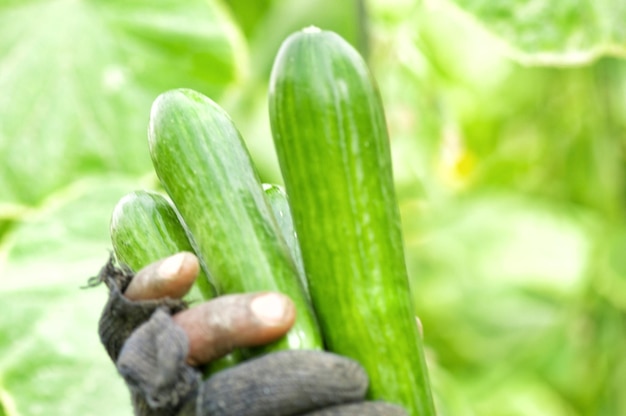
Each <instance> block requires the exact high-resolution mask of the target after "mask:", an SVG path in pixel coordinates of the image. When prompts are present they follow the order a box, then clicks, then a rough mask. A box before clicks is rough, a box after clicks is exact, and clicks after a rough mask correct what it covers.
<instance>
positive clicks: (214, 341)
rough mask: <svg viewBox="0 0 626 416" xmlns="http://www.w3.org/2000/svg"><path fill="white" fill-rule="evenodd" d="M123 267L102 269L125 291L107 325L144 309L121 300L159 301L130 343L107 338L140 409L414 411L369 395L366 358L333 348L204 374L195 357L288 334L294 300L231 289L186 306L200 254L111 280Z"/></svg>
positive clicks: (200, 412)
mask: <svg viewBox="0 0 626 416" xmlns="http://www.w3.org/2000/svg"><path fill="white" fill-rule="evenodd" d="M115 270H116V269H112V268H111V267H109V268H108V269H107V267H105V268H104V269H103V272H101V279H102V280H104V281H106V282H107V284H108V285H109V288H111V291H112V296H111V299H115V298H116V296H115V293H114V292H115V290H116V287H118V289H119V294H118V296H117V298H118V299H117V301H113V302H112V301H111V300H110V301H109V304H108V305H107V308H105V312H104V314H103V321H105V325H104V326H105V329H106V328H108V327H115V325H112V324H109V323H107V322H108V321H109V320H108V319H105V318H107V317H108V316H110V315H123V316H125V317H126V318H128V317H130V316H135V315H136V313H134V312H133V313H122V314H120V313H118V310H119V309H120V308H119V305H118V306H116V305H117V304H123V305H126V306H128V305H131V306H134V307H135V310H136V309H137V307H138V306H137V305H142V304H149V305H152V310H153V311H154V310H156V312H154V313H152V314H151V316H150V319H148V320H146V322H145V323H143V324H142V325H140V326H139V327H138V328H137V329H135V328H133V329H132V331H131V330H130V326H131V325H127V330H126V332H127V335H126V336H128V335H130V337H129V338H128V340H126V337H124V341H125V342H122V343H120V342H119V341H115V342H113V344H115V345H117V344H123V346H121V345H120V347H119V348H117V349H116V348H115V347H111V346H110V345H108V344H110V343H108V342H107V339H108V337H107V336H106V334H105V336H102V338H103V343H104V344H105V346H107V350H108V351H109V353H110V354H111V356H112V358H114V360H115V359H116V364H117V367H118V370H119V371H120V373H121V374H122V376H123V377H124V378H125V379H126V381H127V384H128V386H129V388H130V390H131V392H132V396H133V403H134V406H135V413H136V414H139V415H151V416H152V415H173V414H178V415H195V416H204V415H206V416H208V415H211V416H214V415H259V416H262V415H268V416H269V415H296V414H305V413H306V414H307V415H310V416H313V415H316V416H323V415H328V416H330V415H346V416H347V415H353V416H356V415H363V416H368V415H370V416H373V415H390V416H393V415H406V413H405V412H404V411H403V410H402V409H401V408H399V407H397V406H393V405H390V404H386V403H380V402H365V401H363V398H364V395H365V391H366V389H367V376H366V374H365V372H364V371H363V369H362V368H361V367H360V366H359V365H358V364H357V363H356V362H354V361H352V360H349V359H347V358H344V357H340V356H338V355H335V354H331V353H325V352H319V351H284V352H278V353H272V354H268V355H265V356H263V357H261V358H257V359H254V360H250V361H247V362H245V363H243V364H239V365H237V366H236V367H234V368H232V369H228V370H224V371H222V372H220V373H218V374H216V375H214V376H212V377H211V378H209V379H208V380H206V381H202V380H201V379H200V375H199V372H198V371H197V370H195V369H194V368H193V367H190V366H189V365H188V364H190V365H194V366H195V365H201V364H206V363H209V362H211V361H213V360H215V359H217V358H219V357H220V356H222V355H224V354H226V353H228V352H229V351H230V350H231V349H233V348H236V347H249V346H255V345H261V344H264V343H267V342H271V341H272V340H275V339H277V338H279V337H280V336H282V335H283V334H285V333H286V332H287V331H288V330H289V328H290V327H291V325H292V324H293V321H294V319H295V308H294V305H293V303H292V302H291V300H290V299H289V298H287V297H285V296H284V295H281V294H278V293H257V294H241V295H230V296H223V297H219V298H216V299H214V300H211V301H208V302H204V303H202V304H199V305H198V306H195V307H192V308H190V309H186V310H182V311H180V307H179V306H180V305H178V304H177V303H176V299H180V298H181V297H182V296H184V294H185V293H186V292H187V291H188V290H189V288H190V287H191V285H192V284H193V280H194V278H195V275H196V274H197V271H198V261H197V258H196V257H195V256H194V255H192V254H190V253H179V254H177V255H175V256H172V257H169V258H166V259H163V260H161V261H158V262H155V263H154V264H151V265H150V266H148V267H146V268H144V269H143V270H141V271H139V272H138V273H137V274H136V275H135V276H134V277H132V275H126V276H125V277H124V276H115V277H114V278H111V279H107V278H106V277H104V278H103V277H102V274H105V275H106V274H107V273H108V274H111V273H113V274H114V273H115ZM117 273H118V274H119V270H117ZM122 274H123V273H122ZM129 279H132V280H130V283H129ZM113 282H115V283H117V285H116V284H114V283H113ZM123 288H125V289H123ZM122 290H123V295H122V294H121V292H122ZM172 298H174V300H173V299H172ZM111 303H113V305H112V306H111V305H110V304H111ZM177 305H178V306H177ZM170 314H172V316H170ZM126 321H128V319H126V320H125V322H126ZM104 332H105V333H117V332H118V331H114V330H108V331H104ZM122 332H124V331H122ZM102 333H103V331H102V322H101V335H102ZM131 334H132V335H131ZM122 336H123V335H122ZM118 355H119V358H117V357H118ZM307 412H309V413H307Z"/></svg>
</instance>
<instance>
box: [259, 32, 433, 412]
mask: <svg viewBox="0 0 626 416" xmlns="http://www.w3.org/2000/svg"><path fill="white" fill-rule="evenodd" d="M269 110H270V120H271V126H272V133H273V136H274V141H275V145H276V150H277V153H278V159H279V162H280V167H281V170H282V174H283V178H284V181H285V186H286V190H287V194H288V195H289V202H290V206H291V210H292V214H293V218H294V223H295V228H296V232H297V234H298V240H299V242H300V247H301V249H302V257H303V261H304V267H305V270H306V275H307V280H308V283H309V291H310V294H311V298H312V302H313V305H314V308H315V311H316V314H317V316H318V319H319V322H320V326H321V328H322V333H323V336H324V340H325V342H326V343H327V346H328V348H329V349H330V350H332V351H335V352H337V353H339V354H343V355H346V356H349V357H352V358H354V359H356V360H357V361H359V362H360V363H361V364H362V365H363V366H364V367H365V369H366V370H367V372H368V374H369V376H370V388H369V396H370V397H371V398H373V399H380V400H386V401H389V402H393V403H398V404H400V405H403V406H404V407H405V408H406V409H407V410H408V411H409V413H410V414H411V415H415V416H417V415H420V416H426V415H428V416H430V415H434V414H435V411H434V405H433V401H432V397H431V392H430V386H429V381H428V374H427V368H426V363H425V359H424V351H423V346H422V342H421V338H420V336H419V333H418V329H417V326H416V321H415V315H414V309H413V305H412V300H411V294H410V289H409V282H408V276H407V270H406V264H405V258H404V251H403V241H402V234H401V224H400V215H399V209H398V205H397V200H396V195H395V189H394V181H393V175H392V166H391V156H390V148H389V138H388V134H387V126H386V121H385V116H384V109H383V105H382V101H381V98H380V95H379V92H378V89H377V87H376V84H375V82H374V80H373V78H372V76H371V74H370V72H369V70H368V68H367V65H366V63H365V62H364V60H363V59H362V57H361V56H360V55H359V53H358V52H357V51H356V50H355V49H353V48H352V47H351V46H350V45H349V44H348V43H347V42H346V41H345V40H343V39H342V38H341V37H340V36H338V35H337V34H335V33H332V32H328V31H322V30H319V29H317V28H308V29H305V30H303V31H300V32H297V33H295V34H293V35H291V36H290V37H289V38H288V39H287V40H286V41H285V42H284V43H283V45H282V46H281V48H280V50H279V52H278V56H277V58H276V60H275V62H274V67H273V69H272V75H271V84H270V97H269Z"/></svg>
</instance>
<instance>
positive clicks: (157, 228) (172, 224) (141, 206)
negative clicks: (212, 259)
mask: <svg viewBox="0 0 626 416" xmlns="http://www.w3.org/2000/svg"><path fill="white" fill-rule="evenodd" d="M109 231H110V235H111V242H112V243H113V251H114V252H115V257H116V258H117V260H118V261H119V262H120V263H123V264H125V265H127V266H128V267H130V268H131V270H134V271H138V270H139V269H141V268H143V267H145V266H147V265H148V264H150V263H153V262H155V261H157V260H160V259H162V258H164V257H167V256H171V255H173V254H176V253H178V252H180V251H189V252H192V253H193V252H194V249H193V248H192V244H191V242H190V241H189V238H188V236H187V233H186V232H185V228H184V226H183V225H182V224H181V222H180V220H179V218H178V215H177V214H176V210H175V208H174V207H173V206H172V205H171V204H170V202H169V201H168V200H167V199H166V198H165V197H164V196H163V195H160V194H158V193H156V192H151V191H135V192H131V193H129V194H127V195H125V196H124V197H122V199H120V200H119V202H118V203H117V205H116V206H115V208H114V209H113V215H112V216H111V223H110V226H109ZM200 263H201V267H200V273H199V274H198V277H197V278H196V281H195V284H194V285H193V287H192V291H191V292H190V293H189V295H188V296H186V299H187V300H189V301H197V300H201V299H211V298H213V297H214V296H215V291H214V289H213V287H212V286H211V284H210V283H209V279H208V278H207V274H206V272H205V271H204V269H205V266H204V265H203V264H202V260H201V259H200Z"/></svg>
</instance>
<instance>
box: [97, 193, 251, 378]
mask: <svg viewBox="0 0 626 416" xmlns="http://www.w3.org/2000/svg"><path fill="white" fill-rule="evenodd" d="M109 231H110V236H111V242H112V243H113V251H114V252H115V257H116V259H117V260H118V262H120V263H122V264H125V265H126V266H128V267H130V268H131V270H134V271H137V270H139V269H141V268H143V267H145V266H147V265H148V264H150V263H152V262H155V261H157V260H160V259H162V258H164V257H167V256H171V255H173V254H175V253H178V252H181V251H189V252H195V250H194V249H193V244H192V242H191V241H190V240H189V237H188V235H187V233H186V231H185V227H184V225H183V224H182V223H181V221H180V218H179V216H178V214H177V213H176V209H175V208H174V207H173V206H172V204H171V203H170V202H169V201H168V200H167V199H166V198H165V197H164V196H163V195H161V194H158V193H156V192H151V191H135V192H131V193H129V194H127V195H125V196H124V197H122V198H121V199H120V200H119V202H118V203H117V204H116V205H115V208H114V209H113V215H112V216H111V223H110V227H109ZM198 259H199V260H200V272H199V273H198V277H197V278H196V280H195V283H194V285H193V287H192V289H191V290H190V291H189V293H188V294H187V295H186V296H185V300H186V301H188V302H197V301H198V300H202V299H205V300H208V299H212V298H213V297H215V290H214V289H213V287H212V286H211V284H210V283H209V279H208V278H207V274H206V272H205V269H206V266H205V265H204V264H203V261H202V258H200V257H199V258H198ZM241 359H242V357H241V352H240V351H237V350H235V351H233V352H231V353H230V354H228V355H226V356H224V357H222V358H220V359H218V360H215V361H213V362H212V363H210V364H209V365H207V366H205V368H204V369H203V373H204V375H205V377H207V376H210V375H212V374H215V373H217V372H218V371H221V370H223V369H225V368H229V367H232V366H234V365H235V364H237V363H239V362H240V361H241Z"/></svg>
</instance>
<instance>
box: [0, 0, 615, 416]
mask: <svg viewBox="0 0 626 416" xmlns="http://www.w3.org/2000/svg"><path fill="white" fill-rule="evenodd" d="M625 19H626V6H625V5H624V3H623V2H619V1H612V0H599V1H594V2H588V1H582V0H562V1H559V2H550V1H548V0H526V1H523V0H517V1H511V2H502V1H500V2H494V1H486V0H429V1H422V2H420V1H411V0H393V1H391V0H370V1H367V2H337V1H331V0H313V1H309V2H301V1H298V0H257V1H253V2H250V1H246V0H231V1H216V0H211V1H209V0H188V1H186V2H179V1H177V0H159V1H154V0H153V1H146V0H124V1H121V0H106V1H103V0H84V1H70V0H48V1H40V0H0V91H2V94H0V159H1V160H0V310H1V312H2V313H0V416H4V415H8V416H16V415H23V416H25V415H44V414H45V415H51V414H52V415H74V414H81V415H111V414H130V413H131V411H130V407H129V405H128V399H127V393H126V391H125V388H124V386H123V383H122V382H121V380H120V379H119V378H118V377H117V375H116V374H115V371H114V369H113V366H112V365H111V364H110V362H109V361H108V358H107V357H106V354H105V353H104V350H103V349H102V347H101V346H100V345H99V342H98V339H97V336H96V324H97V319H98V315H99V313H100V309H101V307H102V305H103V302H104V295H105V293H104V292H105V291H104V289H102V288H100V289H90V290H81V289H80V287H81V286H82V285H84V284H85V282H86V280H87V278H88V277H90V276H92V275H94V274H96V273H97V272H98V270H99V268H100V266H101V265H102V264H103V262H104V261H105V260H106V259H107V257H108V250H109V249H110V247H111V244H110V241H109V238H108V221H109V218H110V214H111V211H112V208H113V206H114V205H115V203H116V202H117V200H118V199H119V198H120V197H121V196H122V195H123V194H125V193H126V192H129V191H131V190H134V189H137V188H152V187H154V186H155V184H156V180H155V177H154V175H153V174H152V173H151V166H150V161H149V156H148V152H147V140H146V126H147V120H148V115H149V114H148V112H149V108H150V104H151V102H152V100H153V99H154V98H155V97H156V95H157V94H159V93H160V92H162V91H164V90H166V89H169V88H175V87H190V88H195V89H197V90H200V91H202V92H204V93H205V94H208V95H209V96H211V97H213V98H214V99H215V100H217V101H218V102H219V103H220V104H221V105H222V106H223V107H225V108H226V109H227V111H229V112H230V114H231V115H232V116H233V118H234V119H235V121H236V123H237V125H238V126H239V128H240V130H241V131H242V133H243V135H244V137H245V139H246V141H247V144H248V146H249V148H250V151H251V153H252V154H253V157H254V159H255V161H256V163H257V165H258V167H259V170H260V173H261V176H262V178H263V180H264V181H267V182H280V181H281V179H280V174H279V172H278V168H277V163H276V160H275V156H274V150H273V148H272V144H271V138H270V133H269V127H268V120H267V109H266V86H267V80H268V75H269V70H270V67H271V63H272V60H273V59H274V55H275V53H276V50H277V48H278V46H279V44H280V42H281V41H282V40H283V39H284V38H285V36H287V35H288V34H289V33H290V32H292V31H294V30H297V29H300V28H301V27H304V26H307V25H310V24H316V25H318V26H320V27H322V28H325V29H332V30H335V31H337V32H339V33H340V34H341V35H342V36H344V37H345V38H346V39H348V40H349V41H350V42H351V43H352V44H354V45H355V46H356V47H358V48H359V49H360V50H361V52H362V53H363V54H364V55H365V56H366V57H367V58H368V61H369V62H370V65H371V68H372V70H373V71H374V73H375V76H376V78H377V79H378V81H379V84H380V88H381V92H382V94H383V97H384V101H385V104H386V110H387V118H388V122H389V129H390V133H391V140H392V149H393V154H394V169H395V175H396V181H397V189H398V193H399V198H400V205H401V211H402V216H403V226H404V236H405V240H406V250H407V257H408V261H409V271H410V275H411V279H412V285H413V286H412V288H413V292H414V297H415V303H416V307H417V313H418V314H419V315H420V317H421V319H422V321H423V325H424V330H425V341H426V344H427V347H428V358H429V362H430V370H431V378H432V380H433V384H434V389H435V393H436V397H437V405H438V410H439V414H440V415H461V416H465V415H494V416H505V415H506V416H511V415H515V416H516V415H554V416H561V415H621V414H626V396H624V395H623V394H621V393H622V390H623V386H624V385H625V384H626V360H624V352H623V351H624V349H623V348H624V345H625V343H626V320H625V311H626V221H625V217H624V212H625V210H626V187H625V185H626V184H625V179H626V176H625V172H624V170H625V167H626V164H625V159H624V146H625V144H626V135H625V132H626V130H625V127H626V63H625V62H624V61H623V58H624V56H626V29H625V26H624V25H623V22H624V20H625Z"/></svg>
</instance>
